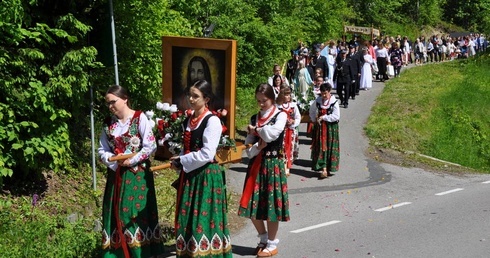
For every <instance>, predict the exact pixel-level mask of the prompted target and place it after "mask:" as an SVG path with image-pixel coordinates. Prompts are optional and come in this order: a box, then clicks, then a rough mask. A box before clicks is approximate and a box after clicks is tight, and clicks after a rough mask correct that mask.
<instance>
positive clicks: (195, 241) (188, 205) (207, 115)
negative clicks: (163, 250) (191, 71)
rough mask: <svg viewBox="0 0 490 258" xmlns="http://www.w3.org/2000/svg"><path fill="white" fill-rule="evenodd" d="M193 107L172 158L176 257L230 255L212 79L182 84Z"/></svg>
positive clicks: (218, 129) (219, 123)
mask: <svg viewBox="0 0 490 258" xmlns="http://www.w3.org/2000/svg"><path fill="white" fill-rule="evenodd" d="M186 95H187V98H188V100H189V105H190V107H191V110H189V111H188V115H189V117H187V118H186V119H185V120H184V122H183V127H184V128H183V130H184V135H183V150H182V152H181V154H180V156H176V157H172V158H171V160H172V163H171V164H172V168H173V169H175V170H177V171H180V176H179V179H178V187H177V202H176V212H175V232H176V244H175V245H176V256H177V257H232V252H231V242H230V233H229V230H228V227H227V223H228V219H227V215H226V213H227V201H226V200H227V199H226V185H225V183H226V180H225V170H224V168H223V167H222V166H220V165H219V164H218V163H217V162H216V160H215V158H214V157H215V155H216V150H217V148H218V144H219V141H220V137H221V133H222V125H221V121H220V119H219V118H218V117H217V116H216V115H213V113H212V112H211V111H209V109H208V104H210V107H212V105H211V104H212V100H213V97H214V96H213V92H212V87H211V84H210V83H208V82H207V81H205V80H199V81H197V82H195V83H194V84H193V85H192V86H189V87H188V88H186Z"/></svg>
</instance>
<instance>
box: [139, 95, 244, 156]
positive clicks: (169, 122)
mask: <svg viewBox="0 0 490 258" xmlns="http://www.w3.org/2000/svg"><path fill="white" fill-rule="evenodd" d="M156 109H157V113H158V114H155V112H153V110H150V111H146V112H145V115H146V116H147V117H148V119H149V120H150V123H152V126H153V128H154V129H153V131H154V134H155V137H156V138H157V143H158V145H159V146H166V147H168V150H169V151H170V152H171V153H172V154H173V155H177V154H179V153H180V152H181V150H182V147H183V135H182V134H183V128H184V125H183V123H184V120H185V119H186V118H187V117H188V116H191V115H192V110H190V109H189V110H186V111H185V112H182V111H181V110H179V109H178V108H177V105H175V104H173V105H170V104H169V103H162V102H157V104H156ZM212 113H213V114H215V115H217V116H218V117H219V118H220V119H221V117H223V116H226V114H227V111H226V110H225V109H223V110H218V111H212ZM221 125H222V134H221V139H220V144H219V146H218V147H219V148H222V147H234V146H235V140H233V139H230V137H229V136H228V135H225V134H224V133H225V132H226V131H227V128H226V126H225V125H224V124H223V122H221Z"/></svg>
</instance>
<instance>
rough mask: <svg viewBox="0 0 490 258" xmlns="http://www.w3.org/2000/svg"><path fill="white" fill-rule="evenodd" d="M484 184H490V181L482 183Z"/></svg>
mask: <svg viewBox="0 0 490 258" xmlns="http://www.w3.org/2000/svg"><path fill="white" fill-rule="evenodd" d="M482 184H490V181H485V182H482Z"/></svg>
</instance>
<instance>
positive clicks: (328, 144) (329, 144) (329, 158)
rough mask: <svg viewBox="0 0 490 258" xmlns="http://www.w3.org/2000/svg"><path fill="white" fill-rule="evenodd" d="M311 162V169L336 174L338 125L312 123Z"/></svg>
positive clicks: (338, 155)
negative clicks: (325, 170)
mask: <svg viewBox="0 0 490 258" xmlns="http://www.w3.org/2000/svg"><path fill="white" fill-rule="evenodd" d="M312 136H313V137H312V138H313V141H312V144H311V161H312V169H313V170H315V171H322V170H323V169H324V168H326V169H327V171H329V172H337V171H338V170H339V163H340V147H339V124H338V123H327V122H322V124H318V123H314V125H313V129H312Z"/></svg>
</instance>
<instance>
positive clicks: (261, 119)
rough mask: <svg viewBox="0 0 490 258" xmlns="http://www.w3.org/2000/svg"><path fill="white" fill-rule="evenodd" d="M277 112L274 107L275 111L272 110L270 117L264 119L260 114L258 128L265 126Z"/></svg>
mask: <svg viewBox="0 0 490 258" xmlns="http://www.w3.org/2000/svg"><path fill="white" fill-rule="evenodd" d="M275 111H276V106H273V109H272V110H271V112H270V113H269V115H268V116H267V117H264V118H262V115H260V112H259V114H258V118H259V120H258V121H257V126H258V127H261V126H263V125H264V124H265V122H267V121H269V119H270V118H271V117H272V115H274V112H275Z"/></svg>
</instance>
